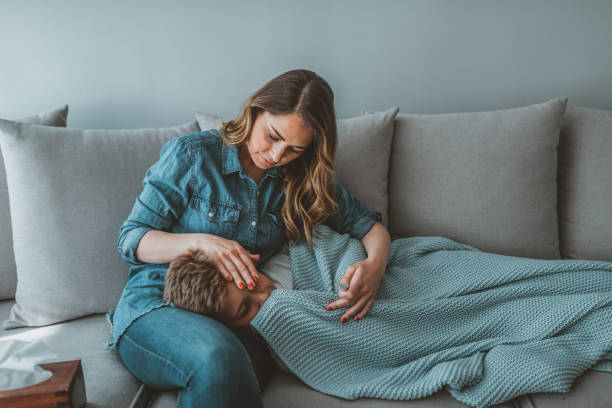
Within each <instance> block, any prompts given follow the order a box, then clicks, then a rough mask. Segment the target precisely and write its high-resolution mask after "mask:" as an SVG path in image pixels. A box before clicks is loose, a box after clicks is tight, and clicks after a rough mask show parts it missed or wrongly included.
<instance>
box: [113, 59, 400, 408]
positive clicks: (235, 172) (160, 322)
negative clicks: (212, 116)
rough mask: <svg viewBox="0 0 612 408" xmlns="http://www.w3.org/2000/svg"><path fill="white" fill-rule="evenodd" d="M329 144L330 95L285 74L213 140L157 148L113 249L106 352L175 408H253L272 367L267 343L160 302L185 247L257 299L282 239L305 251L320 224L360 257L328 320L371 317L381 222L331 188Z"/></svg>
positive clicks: (385, 244) (333, 139)
mask: <svg viewBox="0 0 612 408" xmlns="http://www.w3.org/2000/svg"><path fill="white" fill-rule="evenodd" d="M336 145H337V134H336V118H335V111H334V105H333V92H332V90H331V88H330V86H329V85H328V84H327V82H326V81H325V80H324V79H323V78H321V77H320V76H318V75H317V74H315V73H314V72H311V71H307V70H293V71H289V72H286V73H284V74H282V75H280V76H278V77H276V78H274V79H272V80H271V81H269V82H268V83H267V84H265V85H264V86H263V87H262V88H261V89H259V90H258V91H256V92H255V93H254V94H253V95H252V96H251V97H250V98H249V99H247V101H246V102H245V104H244V105H243V107H242V109H241V111H240V113H239V115H238V117H237V118H236V119H235V120H231V121H229V122H225V123H223V125H222V127H221V129H220V130H209V131H202V132H197V133H192V134H188V135H184V136H181V137H177V138H174V139H172V140H170V141H169V142H168V143H167V144H166V145H165V146H164V147H163V148H162V151H161V154H160V160H159V161H158V162H157V163H155V164H154V165H153V166H151V168H149V170H148V171H147V173H146V175H145V178H144V181H143V191H142V192H141V193H140V195H139V196H138V198H137V200H136V203H135V205H134V208H133V209H132V212H131V213H130V215H129V217H128V219H127V220H126V221H125V222H124V223H123V225H122V226H121V228H120V233H119V240H118V249H119V252H120V254H121V256H122V257H123V258H124V259H125V260H126V261H127V262H128V263H130V264H131V266H130V270H129V280H128V283H127V284H126V287H125V289H124V291H123V294H122V296H121V299H120V300H119V303H118V304H117V307H116V308H115V309H113V310H110V311H109V313H108V320H109V322H110V323H111V331H112V333H113V342H111V343H109V345H108V347H109V348H110V347H115V346H116V347H117V351H118V354H119V357H120V358H121V360H122V362H123V363H124V365H125V366H126V367H127V368H128V369H129V370H130V371H131V372H132V373H133V374H134V375H135V376H136V377H138V378H139V379H140V380H141V381H143V382H144V383H146V384H148V385H150V386H152V387H155V388H162V389H164V388H177V387H178V388H180V392H179V405H180V406H181V407H191V406H199V405H201V404H202V403H203V402H206V404H207V406H211V407H212V406H214V407H230V406H241V407H247V406H261V405H262V402H261V392H260V388H263V384H264V383H265V379H266V378H267V375H268V374H269V372H268V368H270V367H272V366H273V365H272V364H270V356H269V354H268V352H267V349H266V347H265V345H264V344H263V343H261V342H260V341H259V340H258V339H256V338H255V337H254V336H249V335H245V336H241V337H240V338H239V337H237V336H236V335H235V334H233V333H232V332H231V331H230V330H229V329H228V328H226V327H225V326H223V325H221V324H220V323H218V322H216V321H215V320H213V319H211V318H209V317H206V316H202V315H199V314H195V313H191V312H188V311H185V310H182V309H179V308H176V307H173V305H172V304H171V302H164V301H163V298H162V297H163V289H164V275H165V272H166V271H167V269H168V264H169V263H170V262H171V261H172V260H173V259H175V258H176V257H177V256H179V255H180V254H183V253H185V252H187V251H189V250H190V249H191V250H194V249H199V250H201V251H202V252H204V253H205V254H206V255H207V257H208V258H209V259H210V260H211V262H213V263H214V265H215V266H216V267H217V268H218V270H219V272H220V273H221V274H222V275H223V276H224V278H225V279H227V280H228V281H233V282H234V283H235V284H236V286H237V288H239V289H240V290H254V289H255V286H256V285H257V281H258V279H259V273H258V272H257V270H256V268H257V266H259V265H262V264H263V263H264V262H265V261H266V260H267V259H268V258H270V256H272V255H273V254H274V253H275V252H276V251H278V249H279V248H280V246H281V245H282V243H283V240H284V238H285V237H287V238H288V239H290V240H292V241H296V240H298V239H300V237H302V236H303V237H305V239H306V241H307V242H308V243H312V228H313V227H315V226H316V225H319V224H322V223H325V224H327V225H329V226H331V227H332V228H334V229H336V230H337V231H338V232H348V233H350V234H351V235H352V236H354V237H356V238H359V239H361V240H362V243H363V245H364V247H365V249H366V251H367V253H368V258H367V259H366V260H365V261H363V262H359V263H357V264H354V265H351V266H350V267H349V268H348V270H347V275H346V278H347V279H346V280H347V281H348V282H350V287H349V290H347V291H339V299H337V300H336V301H334V302H332V303H331V304H330V305H329V310H333V309H336V308H340V307H346V306H351V307H350V308H348V310H347V311H346V313H345V314H344V315H343V317H342V320H343V321H346V319H349V318H351V317H354V318H356V319H358V318H361V317H363V316H364V315H365V314H366V313H367V312H368V310H369V308H370V307H371V305H372V301H373V299H374V296H375V295H376V291H377V289H378V285H379V283H380V279H381V277H382V274H383V273H384V266H385V264H386V262H387V259H388V256H389V248H390V238H389V234H388V232H387V230H386V229H385V228H384V227H383V226H382V224H380V222H379V221H380V214H379V213H377V212H374V211H372V210H370V209H369V208H367V207H366V206H365V205H363V204H362V203H361V202H359V200H357V199H356V198H355V197H354V196H353V195H352V194H351V193H350V192H348V191H347V190H345V189H344V188H343V187H342V186H341V185H340V184H338V183H337V181H336V180H335V178H334V171H333V164H334V162H333V161H334V157H335V153H336ZM245 348H246V349H245ZM258 380H259V383H261V387H260V384H259V383H258Z"/></svg>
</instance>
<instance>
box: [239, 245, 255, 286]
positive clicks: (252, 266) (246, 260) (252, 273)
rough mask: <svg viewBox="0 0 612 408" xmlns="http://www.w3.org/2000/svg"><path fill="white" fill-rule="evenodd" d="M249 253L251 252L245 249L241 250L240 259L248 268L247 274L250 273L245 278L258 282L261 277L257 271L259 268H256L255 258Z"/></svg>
mask: <svg viewBox="0 0 612 408" xmlns="http://www.w3.org/2000/svg"><path fill="white" fill-rule="evenodd" d="M249 255H251V254H249V253H248V252H247V251H245V250H244V249H243V250H242V251H240V252H239V256H240V260H241V261H242V263H243V264H244V265H245V267H246V268H247V274H248V275H249V276H248V277H245V279H248V280H251V281H253V282H257V280H258V279H259V274H258V273H257V269H255V264H254V263H253V259H251V256H249Z"/></svg>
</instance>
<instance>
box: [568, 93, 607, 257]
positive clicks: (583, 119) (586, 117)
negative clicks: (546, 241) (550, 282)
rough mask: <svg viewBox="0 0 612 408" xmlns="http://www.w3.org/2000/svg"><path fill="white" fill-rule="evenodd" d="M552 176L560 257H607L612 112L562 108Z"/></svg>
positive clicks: (572, 107)
mask: <svg viewBox="0 0 612 408" xmlns="http://www.w3.org/2000/svg"><path fill="white" fill-rule="evenodd" d="M558 174H559V243H560V249H561V255H562V256H563V257H564V258H573V259H598V260H602V261H612V112H610V111H603V110H597V109H589V108H583V107H579V106H573V105H572V106H568V109H567V110H566V114H565V120H564V123H563V127H562V128H561V137H560V141H559V169H558Z"/></svg>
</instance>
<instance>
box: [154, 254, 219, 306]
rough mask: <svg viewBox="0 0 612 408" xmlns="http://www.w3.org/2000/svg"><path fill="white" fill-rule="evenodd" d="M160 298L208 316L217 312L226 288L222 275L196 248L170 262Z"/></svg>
mask: <svg viewBox="0 0 612 408" xmlns="http://www.w3.org/2000/svg"><path fill="white" fill-rule="evenodd" d="M165 280H166V284H165V286H164V301H171V302H172V303H174V305H175V306H176V307H180V308H181V309H185V310H188V311H190V312H194V313H200V314H204V315H207V316H212V315H214V314H217V313H219V312H220V311H221V307H222V305H223V300H224V298H225V293H226V287H225V279H224V278H223V275H221V273H220V272H219V271H218V270H217V268H216V267H215V266H214V265H213V264H212V263H211V262H210V261H209V260H208V258H207V257H206V255H204V253H203V252H202V251H200V250H189V252H188V253H185V254H183V255H179V256H178V257H176V259H174V261H172V262H171V263H170V266H169V267H168V271H167V272H166V277H165Z"/></svg>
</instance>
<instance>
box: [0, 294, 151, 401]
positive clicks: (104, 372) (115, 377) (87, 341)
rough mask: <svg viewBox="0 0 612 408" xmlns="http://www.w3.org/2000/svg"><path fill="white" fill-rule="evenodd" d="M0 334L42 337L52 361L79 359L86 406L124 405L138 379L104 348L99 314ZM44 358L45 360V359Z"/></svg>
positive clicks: (0, 306) (1, 315) (105, 332)
mask: <svg viewBox="0 0 612 408" xmlns="http://www.w3.org/2000/svg"><path fill="white" fill-rule="evenodd" d="M14 303H15V302H14V301H13V300H8V301H2V302H0V319H2V320H4V319H5V318H7V317H8V315H9V311H10V309H11V307H12V306H13V305H14ZM0 338H1V339H2V340H3V341H4V340H9V339H17V340H24V341H33V340H37V339H41V340H43V341H44V342H45V343H46V344H47V346H49V348H50V349H52V350H54V351H56V352H58V353H59V356H58V357H57V358H56V359H53V360H49V361H48V362H53V361H66V360H81V365H82V367H83V377H84V378H85V391H86V393H87V401H88V404H87V406H90V407H109V408H110V407H127V406H129V405H130V402H131V401H132V399H133V398H134V396H135V395H136V392H137V391H138V389H139V387H140V385H141V383H140V381H139V380H138V379H137V378H136V377H134V376H133V375H132V374H131V373H130V372H129V371H128V370H127V369H126V368H125V367H124V366H123V364H122V363H121V360H120V359H119V357H118V356H117V352H116V351H111V350H105V349H104V343H105V342H106V341H109V340H110V339H111V335H110V328H109V324H108V322H107V321H106V318H105V316H104V315H103V314H98V315H92V316H88V317H85V318H81V319H76V320H71V321H69V322H64V323H58V324H54V325H51V326H46V327H28V328H20V329H15V330H10V331H7V330H0ZM46 362H47V361H46Z"/></svg>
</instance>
